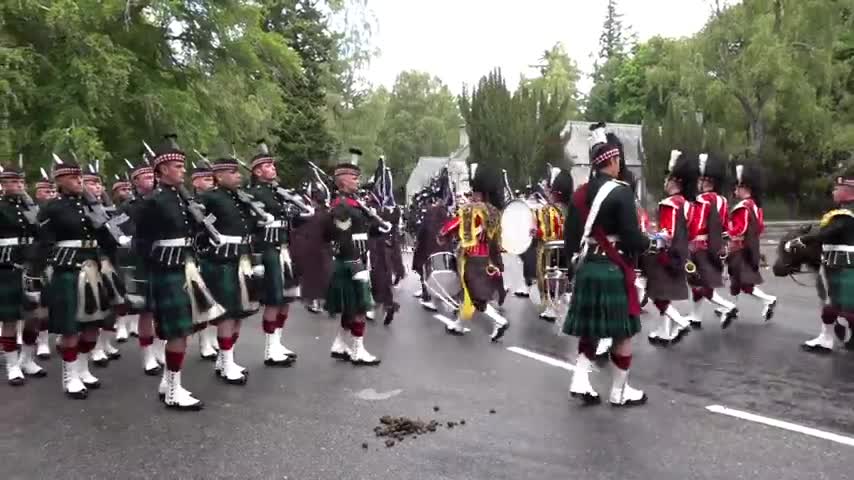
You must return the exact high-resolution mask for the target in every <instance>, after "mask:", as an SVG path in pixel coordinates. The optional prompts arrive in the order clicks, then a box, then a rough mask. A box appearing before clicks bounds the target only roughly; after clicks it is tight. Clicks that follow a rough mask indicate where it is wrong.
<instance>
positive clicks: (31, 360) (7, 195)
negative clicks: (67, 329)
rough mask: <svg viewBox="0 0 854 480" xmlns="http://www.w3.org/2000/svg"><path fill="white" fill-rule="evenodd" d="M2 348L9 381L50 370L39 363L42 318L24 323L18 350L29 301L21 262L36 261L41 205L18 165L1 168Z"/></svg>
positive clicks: (13, 382) (20, 380)
mask: <svg viewBox="0 0 854 480" xmlns="http://www.w3.org/2000/svg"><path fill="white" fill-rule="evenodd" d="M0 185H1V186H2V196H0V331H2V334H0V347H2V348H0V350H2V351H3V355H4V357H5V360H6V380H7V381H8V382H9V384H10V385H13V386H19V385H23V384H24V379H25V376H28V377H43V376H45V375H46V372H45V371H44V369H43V368H42V367H40V366H39V365H38V364H37V363H36V362H35V359H36V339H37V338H38V332H39V327H40V325H39V323H40V320H41V319H39V318H35V317H29V318H27V320H26V321H25V322H24V326H23V334H22V337H23V338H22V340H23V345H22V346H21V353H20V356H19V355H18V351H17V342H16V340H15V337H16V334H17V324H18V321H19V320H21V319H22V318H24V309H23V306H24V304H25V302H26V299H25V296H24V294H25V292H24V282H23V274H24V270H22V269H21V267H20V266H21V265H23V264H27V263H29V262H30V261H31V260H32V257H33V247H34V246H35V239H36V236H37V234H38V221H37V218H36V217H37V215H38V206H36V204H35V203H34V202H33V200H32V199H30V198H29V195H27V191H26V186H25V184H24V173H23V172H22V171H21V170H19V169H17V168H14V167H5V168H2V169H0Z"/></svg>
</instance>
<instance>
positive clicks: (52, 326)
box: [42, 269, 108, 335]
mask: <svg viewBox="0 0 854 480" xmlns="http://www.w3.org/2000/svg"><path fill="white" fill-rule="evenodd" d="M80 275H81V271H80V270H79V269H56V270H54V271H53V273H52V275H51V276H50V281H49V282H47V283H46V284H45V286H44V288H43V290H42V301H43V303H44V304H45V306H46V307H47V310H48V317H47V318H48V330H49V331H50V333H54V334H57V335H74V334H77V333H80V331H81V330H82V327H83V326H91V325H97V326H101V324H102V322H103V320H104V318H105V317H107V315H108V312H107V310H100V311H97V300H96V298H95V296H96V295H97V296H98V300H100V299H102V298H103V297H104V296H105V295H106V292H105V291H104V290H103V287H102V286H101V284H100V283H99V284H97V285H95V287H96V288H97V287H100V288H98V292H95V291H94V289H93V286H92V285H91V284H85V286H83V288H84V291H83V294H82V297H83V298H84V300H85V301H86V303H87V305H85V306H84V309H83V310H84V311H83V314H84V315H86V316H87V317H89V319H88V320H86V321H81V319H80V317H79V314H80V313H81V312H80V309H79V307H80V305H79V297H80V296H81V294H80V291H79V289H80V288H81V281H80ZM105 307H106V305H103V304H102V308H105Z"/></svg>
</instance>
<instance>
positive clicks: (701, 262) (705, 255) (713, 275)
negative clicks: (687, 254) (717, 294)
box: [688, 250, 724, 288]
mask: <svg viewBox="0 0 854 480" xmlns="http://www.w3.org/2000/svg"><path fill="white" fill-rule="evenodd" d="M691 261H692V262H694V264H695V265H697V274H696V275H689V276H688V284H689V285H691V286H692V287H701V288H721V287H723V286H724V279H723V261H722V260H721V259H720V257H718V256H717V255H715V256H714V257H713V256H712V254H711V253H710V252H709V251H708V250H697V251H696V252H693V253H692V254H691Z"/></svg>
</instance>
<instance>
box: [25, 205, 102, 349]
mask: <svg viewBox="0 0 854 480" xmlns="http://www.w3.org/2000/svg"><path fill="white" fill-rule="evenodd" d="M39 222H40V224H41V232H40V237H39V240H40V243H42V244H43V245H50V246H53V248H51V250H50V251H51V253H50V254H49V256H48V265H49V266H50V267H51V268H52V274H51V275H50V278H49V279H47V282H46V285H45V287H44V291H43V292H42V303H43V304H44V306H46V307H47V308H48V329H49V330H50V332H51V333H55V334H59V335H74V334H76V333H79V332H80V330H81V328H83V326H84V325H85V326H86V328H93V327H100V323H99V321H98V320H102V319H104V318H105V317H106V316H107V312H108V298H107V292H106V290H105V289H104V288H103V285H102V284H101V285H100V288H98V291H92V290H91V288H88V287H84V289H85V291H83V292H81V291H79V283H80V282H79V280H80V274H81V267H82V266H83V264H84V262H94V263H95V264H96V265H97V262H98V258H99V254H100V250H99V248H98V247H95V246H93V243H91V242H98V244H99V245H103V244H104V242H108V241H109V235H107V234H105V233H106V232H99V231H96V230H95V229H94V228H93V227H92V224H91V223H90V221H89V219H88V217H87V216H86V213H85V203H84V200H83V199H82V198H81V197H80V196H78V195H66V194H60V195H59V196H57V197H56V198H55V199H53V200H51V201H50V202H48V203H47V204H46V205H45V207H44V208H42V209H41V210H40V211H39ZM67 240H72V241H74V240H77V241H81V242H86V243H84V246H83V247H81V248H65V247H58V246H56V243H57V242H61V241H67ZM96 296H97V297H98V302H99V303H100V306H101V307H100V308H96V307H95V306H94V305H95V303H96V301H95V297H96ZM81 298H82V299H83V301H84V305H83V308H82V313H83V314H84V315H85V317H86V318H85V319H84V318H81V317H80V313H81V309H79V306H80V305H79V304H80V302H79V299H81Z"/></svg>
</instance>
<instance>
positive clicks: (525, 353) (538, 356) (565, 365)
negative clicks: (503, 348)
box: [507, 347, 575, 372]
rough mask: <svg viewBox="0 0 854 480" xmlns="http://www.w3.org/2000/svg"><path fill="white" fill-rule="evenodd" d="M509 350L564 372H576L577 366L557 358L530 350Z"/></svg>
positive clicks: (518, 348)
mask: <svg viewBox="0 0 854 480" xmlns="http://www.w3.org/2000/svg"><path fill="white" fill-rule="evenodd" d="M507 350H509V351H511V352H513V353H516V354H518V355H522V356H524V357H528V358H530V359H533V360H536V361H538V362H543V363H546V364H548V365H551V366H553V367H558V368H562V369H564V370H569V371H570V372H572V371H574V370H575V366H574V365H573V364H571V363H568V362H564V361H563V360H558V359H556V358H552V357H547V356H545V355H543V354H540V353H537V352H532V351H530V350H525V349H524V348H521V347H507Z"/></svg>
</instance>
